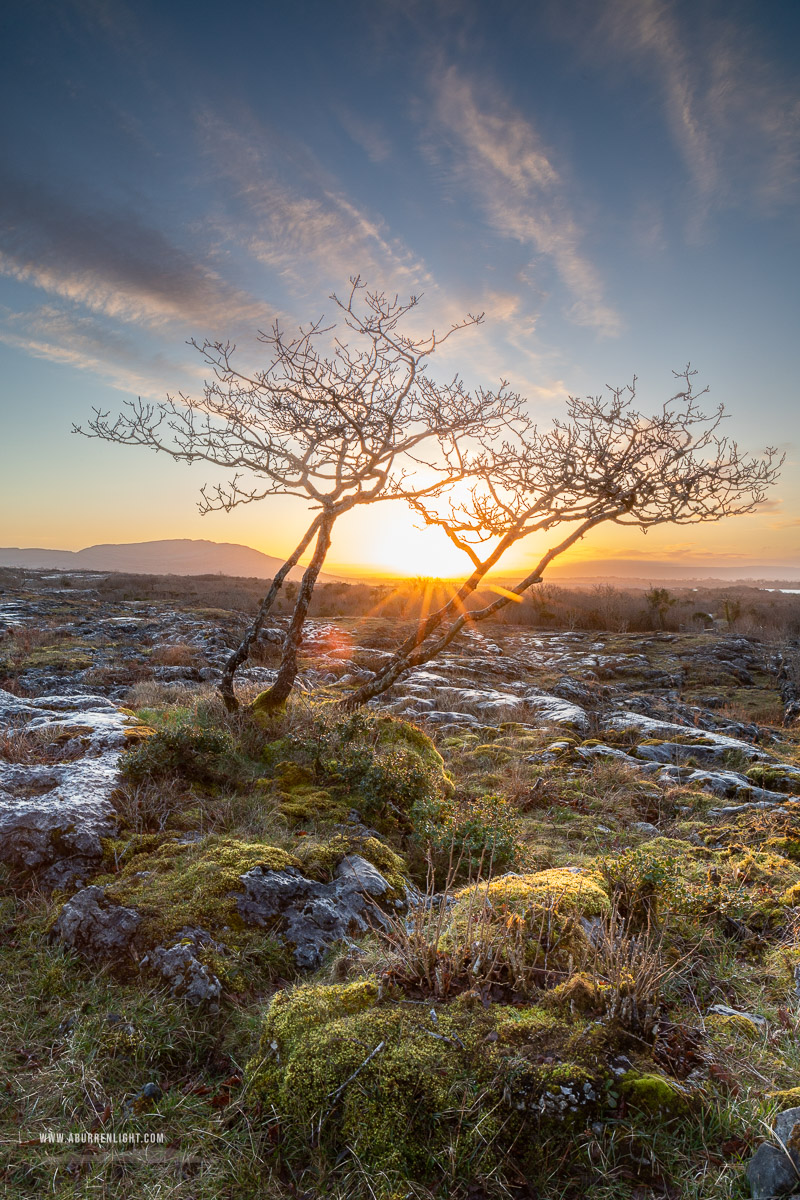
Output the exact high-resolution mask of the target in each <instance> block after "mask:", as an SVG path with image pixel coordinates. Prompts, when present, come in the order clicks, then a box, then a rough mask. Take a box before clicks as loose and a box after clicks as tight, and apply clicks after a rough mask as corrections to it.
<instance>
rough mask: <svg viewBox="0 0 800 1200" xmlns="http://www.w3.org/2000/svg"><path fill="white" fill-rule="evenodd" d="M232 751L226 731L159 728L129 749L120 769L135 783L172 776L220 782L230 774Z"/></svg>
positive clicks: (190, 727) (187, 726)
mask: <svg viewBox="0 0 800 1200" xmlns="http://www.w3.org/2000/svg"><path fill="white" fill-rule="evenodd" d="M233 753H234V743H233V740H232V739H231V737H230V736H229V735H228V734H227V733H224V732H222V731H221V730H218V729H203V728H201V727H199V726H197V725H179V726H177V727H176V728H174V729H161V730H159V731H158V732H157V733H155V734H154V735H153V736H152V737H151V738H148V739H147V741H145V742H142V743H141V745H139V746H137V747H136V749H135V750H131V752H130V753H129V754H127V755H126V756H125V758H124V759H123V762H122V768H121V769H122V772H123V774H124V775H125V776H126V777H127V778H128V779H131V780H133V781H134V782H135V783H142V782H144V781H146V780H153V779H157V778H158V777H159V776H161V777H164V776H176V775H177V776H180V777H181V778H183V779H185V780H187V781H190V782H194V783H205V784H215V783H223V782H225V781H226V780H227V779H229V777H230V766H231V759H232V757H233Z"/></svg>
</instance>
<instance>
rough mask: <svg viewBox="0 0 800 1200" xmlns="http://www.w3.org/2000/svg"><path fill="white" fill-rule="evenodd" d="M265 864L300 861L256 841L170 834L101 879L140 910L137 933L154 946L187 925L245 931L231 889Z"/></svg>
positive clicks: (114, 895)
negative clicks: (195, 838) (184, 838)
mask: <svg viewBox="0 0 800 1200" xmlns="http://www.w3.org/2000/svg"><path fill="white" fill-rule="evenodd" d="M262 865H263V866H265V867H267V868H268V869H270V870H273V871H281V870H285V868H286V867H290V866H297V865H298V863H297V860H296V859H295V858H293V857H292V855H290V854H287V853H286V851H285V850H279V849H277V848H276V847H274V846H265V845H263V844H262V843H258V842H242V841H237V840H236V839H234V838H220V837H214V836H211V837H206V838H203V839H201V840H200V841H196V842H189V843H188V844H187V843H182V842H179V841H175V840H174V839H172V840H169V841H164V842H162V844H161V845H159V846H157V848H156V849H154V850H151V851H142V852H141V853H137V854H134V855H133V856H132V857H131V858H130V859H129V861H128V862H127V863H126V864H125V865H124V866H123V869H122V871H120V872H119V874H117V875H113V876H111V877H110V878H108V877H106V878H103V879H101V880H99V882H101V883H104V884H105V886H106V893H107V896H108V898H109V899H110V900H113V901H114V902H115V903H118V904H126V905H131V906H132V907H134V908H136V909H138V910H139V911H140V912H141V913H142V915H143V921H142V924H141V926H140V929H139V931H138V936H140V937H141V939H142V940H143V941H145V942H146V943H147V944H149V945H155V944H157V943H163V942H164V940H165V939H166V938H168V937H169V936H170V934H174V933H176V932H177V931H178V930H179V929H182V928H183V927H184V926H200V927H202V928H203V929H207V930H208V931H209V932H211V933H214V932H219V931H220V930H222V929H223V928H224V927H225V926H227V927H228V928H229V929H231V930H233V931H236V930H241V929H242V921H241V919H240V918H239V916H238V913H237V910H236V902H235V900H234V899H232V898H231V896H230V895H229V893H231V892H234V891H236V890H241V883H240V876H241V875H243V874H244V873H245V872H247V871H249V870H251V869H252V868H253V867H256V866H262ZM227 936H228V935H223V936H222V940H223V941H225V940H226V938H227Z"/></svg>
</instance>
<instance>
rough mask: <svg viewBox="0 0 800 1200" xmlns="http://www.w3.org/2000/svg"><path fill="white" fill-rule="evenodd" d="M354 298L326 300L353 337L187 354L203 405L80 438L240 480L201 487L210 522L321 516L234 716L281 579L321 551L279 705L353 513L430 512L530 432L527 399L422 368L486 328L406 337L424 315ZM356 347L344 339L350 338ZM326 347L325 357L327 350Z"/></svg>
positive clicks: (239, 657) (144, 409)
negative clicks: (304, 510)
mask: <svg viewBox="0 0 800 1200" xmlns="http://www.w3.org/2000/svg"><path fill="white" fill-rule="evenodd" d="M350 284H351V286H350V291H349V295H348V297H347V299H346V300H340V299H339V298H338V297H337V296H336V295H333V296H332V297H331V299H332V300H333V301H334V303H335V304H336V306H337V307H338V309H339V313H340V317H341V320H342V323H343V325H344V327H345V330H346V331H347V332H346V333H344V334H343V335H342V336H341V337H340V336H335V337H329V335H331V334H332V333H333V331H334V330H335V329H336V325H331V326H325V325H323V321H322V319H320V320H318V321H316V322H314V323H313V324H311V325H309V326H307V327H302V326H301V327H300V328H299V330H298V332H297V333H296V334H295V335H293V336H287V335H286V334H285V333H284V331H283V330H282V329H281V328H280V326H279V325H278V323H277V322H276V323H275V324H274V325H273V327H272V330H271V332H269V333H263V332H262V333H259V335H258V337H259V341H260V342H261V343H262V344H263V345H264V346H266V347H267V349H268V352H269V361H268V364H267V366H266V367H264V368H263V369H261V370H257V371H255V372H253V373H246V372H244V371H242V370H241V369H239V367H238V366H237V365H234V354H235V349H236V348H235V346H234V345H232V344H231V343H229V342H227V343H223V342H211V341H204V342H202V343H198V342H196V341H192V342H191V343H190V344H191V345H193V346H194V348H195V349H196V350H197V351H198V352H199V353H200V354H201V355H202V357H203V360H204V362H205V363H206V365H207V366H208V367H210V368H211V369H212V376H211V378H210V380H208V381H207V382H206V383H205V384H204V387H203V392H202V396H201V397H200V398H193V397H190V396H186V395H183V394H180V395H179V396H178V398H177V399H175V398H173V397H170V396H168V397H167V399H166V401H164V402H162V403H158V404H152V403H145V402H143V401H142V400H141V399H139V400H137V401H133V402H130V403H128V404H126V405H125V406H124V409H123V411H122V412H121V413H120V414H118V415H116V416H114V417H111V416H110V414H109V413H108V412H102V411H100V410H98V409H95V410H94V415H93V417H92V418H91V420H90V421H89V422H88V425H87V428H86V429H82V428H79V427H76V428H75V432H77V433H82V434H84V435H85V436H88V437H97V438H102V439H103V440H105V441H109V442H117V443H119V444H121V445H127V446H147V447H149V448H150V449H151V450H160V451H164V452H166V453H167V454H169V455H170V456H171V457H172V458H174V459H177V460H179V461H183V462H187V463H193V462H206V463H211V464H213V465H214V466H217V467H222V468H224V469H226V470H230V471H233V472H234V474H233V476H232V478H230V479H229V480H228V481H227V482H226V483H221V484H217V485H215V486H214V487H212V488H209V487H207V486H204V487H203V488H202V489H201V497H202V498H201V501H200V504H199V508H200V511H201V513H208V512H212V511H214V510H220V509H221V510H224V511H228V512H229V511H231V510H232V509H233V508H236V507H237V506H238V505H240V504H250V503H252V502H254V501H257V500H263V499H265V498H266V497H268V496H297V497H299V498H301V499H302V500H305V501H306V502H307V503H308V505H309V508H310V510H311V512H312V514H313V515H312V516H311V519H310V521H309V524H308V526H307V528H306V530H305V532H304V534H303V536H302V537H301V539H300V541H299V542H298V544H297V546H296V547H295V549H294V550H293V551H292V553H291V554H290V555H289V557H288V558H287V559H286V561H285V563H284V564H283V565H282V567H281V568H280V569H279V570H278V572H277V573H276V575H275V577H274V579H273V580H272V582H271V585H270V587H269V590H268V592H267V594H266V596H265V597H264V599H263V601H262V603H261V606H260V608H259V611H258V613H257V615H256V618H255V620H254V621H253V623H252V625H251V626H250V628H249V629H248V631H247V633H246V635H245V637H244V639H243V640H242V642H241V644H240V645H239V646H238V647H237V649H236V650H235V652H234V653H233V654H232V655H231V657H230V659H229V661H228V663H227V665H226V667H225V670H224V672H223V677H222V681H221V683H220V693H221V695H222V697H223V699H224V701H225V703H226V705H227V706H228V708H230V709H235V708H237V707H238V702H237V699H236V695H235V691H234V677H235V673H236V671H237V669H238V668H239V667H240V666H241V665H242V663H244V662H245V661H246V660H247V658H248V655H249V653H250V650H251V648H252V646H253V643H254V642H255V641H256V639H257V637H258V635H259V632H260V630H261V628H262V626H263V623H264V620H265V618H266V616H267V614H268V613H269V611H270V609H271V607H272V605H273V603H274V601H275V598H276V596H277V595H278V592H279V591H280V588H281V586H282V584H283V582H284V580H285V579H286V576H287V575H288V574H289V572H290V571H291V570H292V568H293V567H294V566H296V565H297V563H298V561H299V559H300V558H301V557H302V555H303V554H304V553H305V551H306V550H307V549H308V548H309V547H310V546H312V543H313V551H312V555H311V560H310V562H309V564H308V566H307V567H306V569H305V572H304V574H303V578H302V582H301V583H300V587H299V589H298V592H297V597H296V600H295V603H294V608H293V611H292V614H291V618H290V620H289V626H288V630H287V633H286V636H285V639H284V644H283V652H282V657H281V662H280V666H279V669H278V673H277V677H276V679H275V682H274V683H273V685H272V687H271V688H269V690H268V691H266V692H264V693H262V695H261V696H259V697H258V699H257V701H256V705H257V706H258V707H260V708H267V709H268V708H270V707H272V706H274V705H278V704H281V703H282V702H283V701H285V700H286V699H287V697H288V696H289V694H290V692H291V690H292V687H293V686H294V682H295V679H296V676H297V670H298V666H297V653H298V648H299V646H300V642H301V637H302V630H303V625H304V622H305V620H306V616H307V613H308V607H309V604H310V601H311V596H312V593H313V591H314V585H315V583H316V581H317V577H318V575H319V572H320V570H321V568H322V566H323V563H324V562H325V558H326V555H327V553H328V550H329V548H330V544H331V534H332V531H333V527H334V524H335V522H336V521H337V520H338V518H339V517H341V516H342V515H343V514H344V513H346V512H349V511H350V510H351V509H353V508H355V507H357V506H359V505H364V504H373V503H375V502H376V501H379V500H405V501H407V502H409V503H413V504H421V503H423V501H424V499H425V496H426V494H428V493H434V492H437V491H439V490H441V489H442V488H446V487H448V486H453V485H454V484H455V483H456V482H457V481H459V480H463V479H464V478H465V476H466V475H467V473H468V471H469V469H470V468H469V459H470V451H469V446H470V444H471V443H472V442H477V443H480V444H482V445H487V444H488V445H491V444H493V443H494V442H495V441H496V440H497V439H498V438H499V437H501V436H502V437H507V436H509V434H510V433H511V432H513V430H514V429H516V428H520V429H521V428H523V427H524V422H523V420H522V417H521V407H520V400H519V397H517V396H516V395H514V394H513V393H511V392H509V391H508V389H507V388H505V387H504V386H502V385H501V387H500V389H499V390H498V391H497V392H488V391H483V390H478V391H477V392H476V393H470V392H468V391H467V390H466V389H465V388H464V387H463V385H462V382H461V380H460V379H459V378H458V376H455V377H454V378H453V379H452V380H451V381H450V382H449V383H444V384H442V383H436V382H434V381H432V380H431V379H430V378H429V377H428V375H427V373H426V367H427V359H429V358H430V356H431V355H432V354H433V353H434V352H435V350H436V349H437V347H438V346H440V345H442V343H443V342H445V341H446V340H447V338H449V337H450V336H451V334H453V333H455V332H456V331H457V330H460V329H464V328H465V327H467V326H470V325H476V324H479V323H480V322H481V320H482V319H483V317H482V314H481V315H479V316H473V315H471V314H470V315H469V316H467V318H465V320H463V321H462V322H460V323H458V324H455V325H453V326H451V328H450V329H449V330H448V331H447V332H446V333H445V334H443V335H442V336H437V334H436V333H435V332H432V333H430V334H429V335H427V336H423V337H412V336H409V335H408V334H406V333H404V332H403V331H402V329H401V324H402V322H403V320H404V318H406V317H407V316H408V314H409V313H410V312H411V311H412V310H413V309H415V308H416V307H417V305H418V303H419V300H418V298H417V297H414V296H412V297H411V298H410V299H409V300H408V301H407V302H405V303H401V302H400V301H399V300H398V298H397V297H395V298H394V299H389V298H387V297H386V295H384V294H383V293H381V292H373V291H369V290H368V289H367V288H366V286H365V284H363V283H362V281H361V279H360V278H359V277H356V278H353V279H351V281H350ZM343 338H347V339H348V340H343ZM325 344H327V346H328V352H327V353H326V352H325V349H324V346H325Z"/></svg>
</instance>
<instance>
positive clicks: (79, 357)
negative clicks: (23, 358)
mask: <svg viewBox="0 0 800 1200" xmlns="http://www.w3.org/2000/svg"><path fill="white" fill-rule="evenodd" d="M0 342H3V343H4V344H5V345H7V346H13V347H15V348H16V349H19V350H24V351H25V352H26V353H28V354H30V355H32V356H33V357H34V358H44V359H48V360H49V361H50V362H57V363H62V364H64V365H65V366H70V367H74V368H75V369H76V370H80V371H89V372H91V373H92V374H94V375H97V376H99V377H100V378H102V379H105V380H106V381H107V382H108V383H110V384H111V386H112V387H115V388H118V389H120V390H121V391H124V392H128V393H130V392H135V393H137V394H138V395H140V396H147V397H149V398H155V397H158V398H163V395H164V393H165V392H166V391H167V390H172V391H175V390H177V385H180V386H181V387H183V386H188V384H189V383H197V382H198V381H199V380H200V379H201V378H202V370H201V367H200V364H199V362H198V364H197V365H196V366H194V367H189V368H187V365H186V363H177V362H175V361H172V360H171V359H170V358H168V357H167V356H165V355H164V354H162V353H161V352H160V351H158V350H157V349H154V348H153V347H152V346H149V345H148V346H143V345H142V344H141V341H140V340H138V339H137V340H136V341H134V340H132V339H130V338H129V337H127V336H126V335H125V334H124V333H123V332H121V331H120V329H119V328H118V327H114V325H113V324H111V323H109V322H108V321H107V320H105V319H104V318H102V317H99V316H97V315H95V314H94V313H88V314H85V313H84V314H80V313H76V312H73V311H67V310H66V309H64V308H63V307H60V306H59V305H58V304H45V305H41V306H40V307H38V308H35V309H32V310H29V311H18V312H11V311H10V310H7V309H6V310H2V309H0Z"/></svg>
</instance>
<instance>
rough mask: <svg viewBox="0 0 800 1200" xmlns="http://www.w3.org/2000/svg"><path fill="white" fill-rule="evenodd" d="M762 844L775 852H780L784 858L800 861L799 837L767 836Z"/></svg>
mask: <svg viewBox="0 0 800 1200" xmlns="http://www.w3.org/2000/svg"><path fill="white" fill-rule="evenodd" d="M764 846H765V847H766V848H768V849H770V850H774V851H775V853H776V854H782V855H783V857H784V858H788V859H790V860H791V861H792V862H800V838H797V837H771V838H767V840H766V841H765V842H764Z"/></svg>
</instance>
